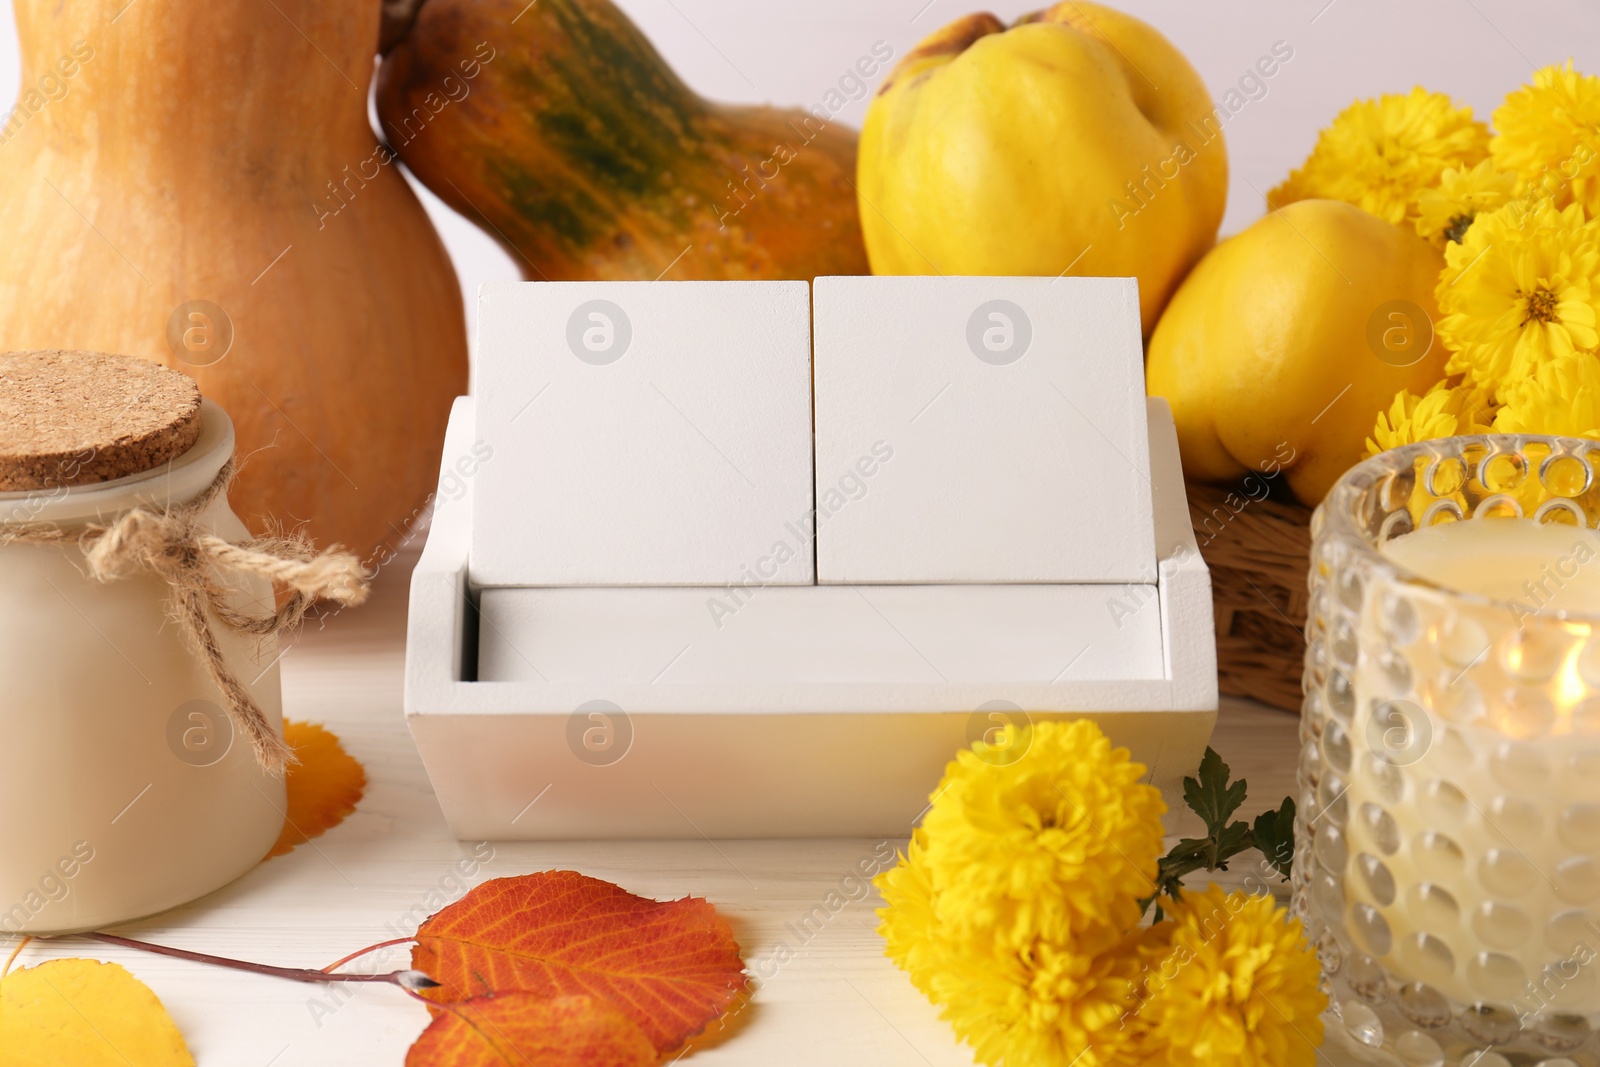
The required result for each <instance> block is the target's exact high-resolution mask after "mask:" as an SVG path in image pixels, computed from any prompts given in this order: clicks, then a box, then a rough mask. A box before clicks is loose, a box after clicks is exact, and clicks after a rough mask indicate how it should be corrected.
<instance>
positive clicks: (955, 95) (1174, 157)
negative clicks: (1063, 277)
mask: <svg viewBox="0 0 1600 1067" xmlns="http://www.w3.org/2000/svg"><path fill="white" fill-rule="evenodd" d="M1223 121H1224V116H1223V115H1222V113H1220V112H1218V111H1216V110H1215V109H1214V108H1213V106H1212V103H1211V98H1210V96H1209V95H1208V94H1207V92H1206V88H1205V85H1204V83H1203V82H1201V80H1200V76H1199V75H1198V74H1196V73H1195V70H1194V68H1193V67H1192V66H1190V65H1189V62H1188V60H1186V59H1185V58H1184V57H1183V54H1182V53H1180V52H1179V51H1178V50H1177V49H1176V48H1174V47H1173V46H1172V44H1171V43H1170V42H1169V41H1168V40H1167V39H1166V38H1165V37H1163V36H1161V34H1159V33H1157V32H1156V31H1155V30H1154V29H1152V28H1151V27H1150V26H1148V25H1146V24H1145V23H1143V22H1140V21H1139V20H1138V19H1135V18H1131V17H1129V16H1127V15H1124V14H1122V13H1121V12H1118V11H1114V10H1112V9H1110V8H1107V7H1102V6H1100V5H1099V4H1093V3H1088V2H1087V0H1070V2H1068V3H1061V4H1056V5H1055V6H1054V7H1051V8H1048V9H1046V10H1044V11H1039V12H1036V13H1034V14H1032V15H1027V16H1024V17H1023V18H1022V19H1020V20H1018V22H1017V23H1016V24H1015V25H1013V26H1011V27H1010V28H1007V27H1006V26H1005V24H1004V23H1002V22H1001V21H1000V20H999V19H997V18H995V17H994V16H993V15H989V14H978V15H969V16H967V17H966V18H963V19H958V20H957V21H955V22H953V23H951V24H950V25H948V26H946V27H944V28H943V29H941V30H939V31H937V32H936V33H933V34H931V35H930V36H928V37H927V38H925V39H924V40H923V41H921V42H920V43H919V44H918V45H917V46H916V48H914V49H912V51H911V52H909V53H908V54H907V55H906V57H905V58H904V59H903V60H902V61H901V62H900V64H899V65H898V66H897V67H895V69H894V70H893V71H892V72H891V73H890V75H889V77H888V79H887V80H885V82H884V84H883V85H882V87H881V88H880V89H879V90H878V95H877V96H876V97H875V98H874V99H873V101H872V104H871V106H870V107H869V108H868V110H867V118H866V123H865V125H864V126H863V128H862V131H861V143H860V154H859V157H858V162H857V165H856V170H857V190H858V192H859V200H860V209H861V230H862V234H863V236H864V237H865V238H866V245H867V258H868V260H869V262H870V263H871V266H872V271H873V273H874V274H1023V275H1046V276H1049V275H1058V274H1063V273H1068V274H1075V275H1101V276H1106V275H1109V276H1115V277H1136V278H1138V279H1139V310H1140V314H1141V318H1142V319H1143V328H1144V333H1145V335H1146V336H1148V335H1149V333H1150V330H1151V328H1152V327H1153V326H1154V325H1155V321H1156V317H1157V316H1158V315H1159V314H1160V312H1161V309H1162V307H1164V306H1165V305H1166V302H1167V300H1168V298H1169V297H1170V296H1171V295H1172V291H1173V289H1174V288H1176V286H1177V284H1178V282H1179V281H1180V280H1181V279H1182V278H1183V276H1184V274H1185V273H1186V272H1187V271H1188V270H1189V268H1190V267H1192V266H1193V265H1194V264H1195V262H1196V261H1197V260H1198V259H1199V258H1200V257H1201V256H1202V255H1203V254H1204V253H1205V251H1206V249H1207V248H1209V247H1210V246H1211V244H1212V242H1214V241H1215V240H1216V235H1217V227H1218V226H1219V225H1220V224H1221V222H1222V213H1223V209H1224V208H1225V206H1226V202H1227V194H1228V157H1227V149H1226V148H1225V147H1224V144H1223V138H1222V123H1223Z"/></svg>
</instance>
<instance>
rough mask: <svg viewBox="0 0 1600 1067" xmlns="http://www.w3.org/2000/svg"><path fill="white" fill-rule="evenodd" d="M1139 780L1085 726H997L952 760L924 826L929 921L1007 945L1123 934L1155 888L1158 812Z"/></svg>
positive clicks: (1139, 772)
mask: <svg viewBox="0 0 1600 1067" xmlns="http://www.w3.org/2000/svg"><path fill="white" fill-rule="evenodd" d="M1017 753H1021V755H1020V756H1017V755H1016V754H1017ZM1144 775H1145V768H1144V766H1143V765H1142V764H1139V763H1135V762H1133V761H1132V760H1131V759H1130V758H1129V756H1128V750H1127V749H1125V748H1112V747H1111V742H1110V741H1109V740H1108V739H1107V738H1106V736H1105V734H1103V733H1101V731H1100V728H1099V727H1098V726H1096V725H1095V724H1094V723H1092V722H1089V721H1088V720H1084V719H1080V720H1078V721H1076V722H1070V723H1069V722H1042V723H1038V724H1037V725H1034V726H1032V727H1023V728H1021V729H1020V730H1019V729H1018V728H1017V727H1016V726H1007V727H1005V732H1004V734H1003V736H1000V737H998V738H997V739H996V741H995V743H994V744H993V745H986V744H984V743H983V742H981V741H980V742H978V743H976V744H974V745H973V746H972V748H971V749H970V750H967V751H964V752H961V753H960V754H959V755H958V756H957V758H956V759H955V760H953V761H952V762H951V763H950V764H949V766H948V767H946V768H945V776H944V781H943V782H942V783H941V784H940V786H939V789H938V790H937V791H936V792H935V793H934V794H933V798H932V799H933V804H932V807H931V808H930V809H929V810H928V814H927V815H926V816H925V817H924V818H923V821H922V829H923V831H924V834H925V842H926V844H925V847H924V849H923V855H924V857H925V858H926V862H927V867H928V871H929V874H930V876H931V877H932V879H933V883H934V885H936V886H937V887H938V890H939V899H938V902H937V907H938V917H939V920H940V921H941V922H942V923H944V924H946V925H947V926H948V927H949V928H950V929H951V930H952V931H955V932H956V933H958V934H961V935H969V936H972V937H976V938H979V939H982V940H989V939H992V938H994V937H999V938H1001V939H1003V940H1004V941H1006V943H1008V944H1011V945H1025V944H1028V943H1029V942H1031V941H1032V940H1033V939H1034V938H1035V937H1044V938H1047V939H1049V940H1051V941H1053V942H1055V943H1058V944H1061V943H1065V942H1067V941H1068V940H1069V939H1070V938H1072V937H1073V936H1074V935H1078V934H1081V933H1082V932H1083V931H1085V930H1086V929H1089V928H1091V927H1096V926H1105V927H1111V928H1113V929H1115V930H1118V931H1123V930H1128V929H1130V928H1132V927H1133V925H1134V924H1135V923H1137V922H1138V920H1139V915H1140V911H1141V909H1140V907H1139V904H1138V901H1139V898H1141V897H1145V896H1149V895H1150V894H1151V893H1152V892H1153V891H1154V887H1155V875H1156V860H1157V859H1158V858H1159V857H1160V855H1161V853H1162V828H1161V816H1162V814H1163V813H1164V812H1165V811H1166V804H1164V803H1163V802H1162V799H1161V791H1160V790H1159V789H1156V788H1155V787H1153V786H1150V785H1146V784H1144V783H1143V782H1141V781H1140V779H1141V778H1143V777H1144Z"/></svg>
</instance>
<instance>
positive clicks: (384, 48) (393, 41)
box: [378, 0, 425, 56]
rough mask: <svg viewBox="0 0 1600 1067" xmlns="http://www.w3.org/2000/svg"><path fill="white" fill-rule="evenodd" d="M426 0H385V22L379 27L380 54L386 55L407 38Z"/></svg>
mask: <svg viewBox="0 0 1600 1067" xmlns="http://www.w3.org/2000/svg"><path fill="white" fill-rule="evenodd" d="M424 2H425V0H383V22H382V24H381V25H380V27H379V29H378V54H379V55H380V56H386V55H388V54H389V53H390V52H392V51H393V50H394V46H395V45H397V44H399V43H400V42H401V41H402V40H404V39H405V36H406V34H408V33H410V32H411V27H412V26H413V25H414V24H415V23H416V21H417V13H418V12H419V11H421V10H422V5H423V3H424Z"/></svg>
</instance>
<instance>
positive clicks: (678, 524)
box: [472, 282, 814, 585]
mask: <svg viewBox="0 0 1600 1067" xmlns="http://www.w3.org/2000/svg"><path fill="white" fill-rule="evenodd" d="M478 300H479V312H478V351H477V356H476V366H475V381H474V392H475V393H476V394H477V396H478V402H479V414H478V433H479V437H480V439H481V441H482V442H483V443H484V444H486V446H487V447H488V449H489V450H490V451H491V452H492V458H491V459H489V460H487V461H485V462H483V463H481V464H480V466H479V470H478V473H477V474H476V478H477V482H478V484H477V491H476V492H474V494H473V499H474V504H473V508H474V522H473V537H472V577H473V581H474V582H475V583H477V584H481V585H722V584H725V583H728V582H739V581H749V579H748V578H746V577H744V576H745V575H746V574H747V573H749V574H754V575H755V576H756V577H757V579H759V581H761V582H764V583H767V584H780V585H781V584H809V583H811V582H812V580H813V575H814V570H813V554H812V549H811V545H810V543H809V533H808V526H807V524H808V521H809V512H810V508H811V499H812V495H811V494H812V478H811V469H812V468H811V344H810V300H809V292H808V289H807V286H806V284H805V283H804V282H491V283H487V284H485V285H483V286H482V287H481V288H480V289H479V297H478ZM797 531H798V533H797Z"/></svg>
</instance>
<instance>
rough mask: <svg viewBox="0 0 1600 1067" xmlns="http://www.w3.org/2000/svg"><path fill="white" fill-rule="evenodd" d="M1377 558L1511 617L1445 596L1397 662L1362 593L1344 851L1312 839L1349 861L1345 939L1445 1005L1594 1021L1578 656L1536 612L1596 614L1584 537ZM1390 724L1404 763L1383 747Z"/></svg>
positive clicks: (1545, 535) (1564, 532)
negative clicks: (1590, 1016)
mask: <svg viewBox="0 0 1600 1067" xmlns="http://www.w3.org/2000/svg"><path fill="white" fill-rule="evenodd" d="M1382 551H1383V553H1384V554H1385V555H1386V556H1387V557H1388V558H1389V559H1391V560H1392V561H1393V562H1394V563H1396V564H1398V565H1399V566H1401V567H1402V568H1404V569H1406V570H1408V571H1410V572H1411V573H1412V575H1414V576H1418V577H1421V578H1423V579H1425V580H1426V581H1428V582H1431V583H1433V584H1435V585H1438V586H1441V587H1443V588H1445V589H1448V590H1450V591H1452V592H1453V593H1464V594H1469V595H1473V596H1477V597H1489V598H1493V599H1495V600H1498V601H1507V602H1513V603H1514V605H1515V607H1514V609H1513V610H1511V611H1507V610H1505V609H1504V608H1498V609H1497V608H1493V607H1489V606H1485V605H1481V604H1476V603H1472V602H1470V601H1468V600H1467V598H1462V600H1463V603H1462V604H1461V605H1459V606H1455V607H1452V608H1447V609H1443V610H1441V611H1438V612H1435V613H1434V614H1433V615H1432V616H1431V617H1430V621H1429V622H1428V623H1427V624H1426V626H1425V627H1424V628H1423V630H1422V632H1421V633H1420V634H1419V636H1417V637H1416V638H1415V641H1418V642H1427V643H1431V644H1432V646H1433V647H1431V648H1424V649H1421V650H1418V649H1416V648H1415V647H1414V646H1413V648H1412V651H1411V652H1409V653H1407V654H1405V655H1404V656H1397V655H1395V654H1394V653H1393V652H1391V651H1390V650H1391V649H1393V647H1394V641H1393V640H1392V637H1393V633H1392V630H1393V628H1392V626H1391V627H1390V632H1389V633H1388V634H1387V635H1386V634H1385V632H1384V630H1383V628H1382V627H1381V626H1380V624H1379V621H1378V619H1377V617H1376V616H1377V615H1378V612H1377V611H1376V610H1373V609H1372V605H1373V604H1374V603H1376V602H1377V601H1371V600H1369V610H1368V611H1366V612H1365V613H1364V614H1363V616H1362V620H1361V625H1360V631H1359V634H1358V642H1359V646H1360V650H1361V651H1360V658H1359V660H1358V663H1357V667H1356V670H1355V672H1354V676H1353V677H1352V679H1351V681H1352V684H1353V687H1354V692H1355V701H1354V715H1353V718H1352V726H1353V729H1352V731H1351V735H1350V738H1349V741H1348V742H1347V743H1351V744H1352V745H1353V751H1354V757H1353V759H1352V761H1351V767H1350V774H1349V781H1348V791H1347V803H1348V808H1347V810H1348V823H1347V826H1346V828H1345V829H1344V831H1343V833H1344V834H1345V835H1346V837H1345V840H1344V841H1343V842H1340V841H1338V840H1337V838H1338V837H1339V834H1340V832H1341V831H1339V830H1337V829H1333V828H1330V829H1329V830H1326V831H1324V830H1322V829H1320V828H1319V829H1318V833H1319V835H1320V836H1319V841H1318V847H1319V855H1322V854H1323V853H1322V852H1321V851H1320V849H1321V848H1322V847H1323V846H1324V845H1327V846H1328V848H1329V849H1330V850H1332V851H1334V852H1337V851H1338V850H1339V848H1340V847H1341V846H1342V847H1343V849H1344V850H1345V852H1346V854H1347V857H1348V860H1347V863H1346V865H1345V887H1346V896H1347V900H1348V903H1349V908H1348V910H1347V913H1346V918H1347V922H1348V923H1349V925H1350V929H1351V931H1352V933H1353V934H1355V936H1356V939H1357V942H1358V943H1359V944H1361V945H1362V946H1363V947H1364V948H1365V949H1366V950H1367V951H1368V952H1369V953H1370V954H1371V955H1372V956H1374V957H1375V958H1376V959H1377V961H1378V962H1379V963H1380V964H1381V965H1382V966H1383V967H1384V968H1386V969H1387V970H1389V971H1390V972H1392V973H1394V974H1396V975H1398V976H1401V977H1404V978H1407V979H1410V980H1412V981H1416V982H1422V983H1426V984H1427V985H1428V986H1431V987H1432V988H1433V989H1435V990H1438V991H1439V992H1442V993H1444V994H1445V995H1447V996H1449V997H1451V998H1454V999H1455V1000H1457V1001H1459V1002H1463V1003H1467V1004H1474V1003H1482V1004H1487V1005H1495V1006H1497V1007H1500V1008H1507V1009H1510V1010H1511V1011H1514V1012H1516V1013H1517V1014H1518V1015H1519V1016H1521V1017H1523V1018H1524V1019H1527V1018H1530V1017H1532V1016H1533V1015H1538V1014H1541V1013H1549V1012H1552V1011H1569V1012H1572V1011H1577V1012H1590V1011H1594V1010H1596V1009H1600V980H1597V975H1596V972H1597V971H1600V965H1597V964H1595V963H1594V962H1593V961H1594V960H1595V959H1596V957H1597V955H1600V732H1597V731H1600V716H1597V715H1596V708H1597V707H1600V703H1597V702H1596V701H1595V700H1594V699H1593V697H1592V696H1591V693H1592V692H1593V689H1592V687H1591V685H1590V684H1587V683H1588V682H1592V681H1593V678H1591V677H1589V676H1590V675H1592V674H1593V673H1594V671H1593V670H1592V668H1591V666H1590V663H1591V658H1592V657H1593V655H1594V651H1593V649H1592V648H1588V647H1587V646H1586V643H1585V642H1586V638H1587V636H1588V633H1589V627H1588V625H1587V624H1586V623H1583V622H1573V621H1566V622H1562V621H1558V620H1555V619H1553V618H1552V617H1551V616H1552V615H1553V614H1554V613H1556V612H1574V613H1582V614H1595V613H1600V537H1597V535H1596V532H1595V531H1592V530H1586V529H1582V528H1578V527H1574V526H1570V525H1556V524H1552V525H1539V524H1537V523H1535V522H1533V521H1532V520H1527V519H1509V518H1508V519H1482V520H1473V521H1463V522H1454V523H1446V524H1443V525H1439V526H1433V527H1428V528H1425V529H1422V530H1419V531H1417V532H1414V533H1411V534H1407V535H1404V536H1402V537H1399V538H1396V539H1394V540H1393V541H1391V542H1389V543H1388V544H1386V545H1385V546H1384V547H1383V549H1382ZM1404 588H1405V586H1404V583H1403V582H1402V583H1397V584H1396V586H1395V589H1396V590H1403V589H1404ZM1381 595H1387V594H1381ZM1425 614H1426V613H1425ZM1397 663H1401V664H1402V667H1401V670H1400V673H1399V678H1400V679H1401V680H1399V681H1397V667H1396V664H1397ZM1400 693H1409V695H1408V696H1406V697H1404V698H1401V697H1399V696H1398V694H1400ZM1422 709H1426V710H1425V713H1424V712H1423V710H1422ZM1396 727H1404V728H1405V730H1406V739H1405V743H1404V745H1403V746H1402V748H1403V751H1386V750H1387V749H1391V748H1392V747H1393V744H1392V743H1393V742H1395V741H1396V740H1397V736H1396V735H1393V734H1386V733H1385V731H1387V730H1392V729H1394V728H1396ZM1386 738H1387V739H1386ZM1328 837H1331V838H1333V839H1334V840H1332V841H1331V843H1330V842H1328V841H1324V840H1322V839H1321V838H1328ZM1418 995H1419V996H1427V995H1429V994H1426V993H1425V992H1424V993H1420V994H1418Z"/></svg>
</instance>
